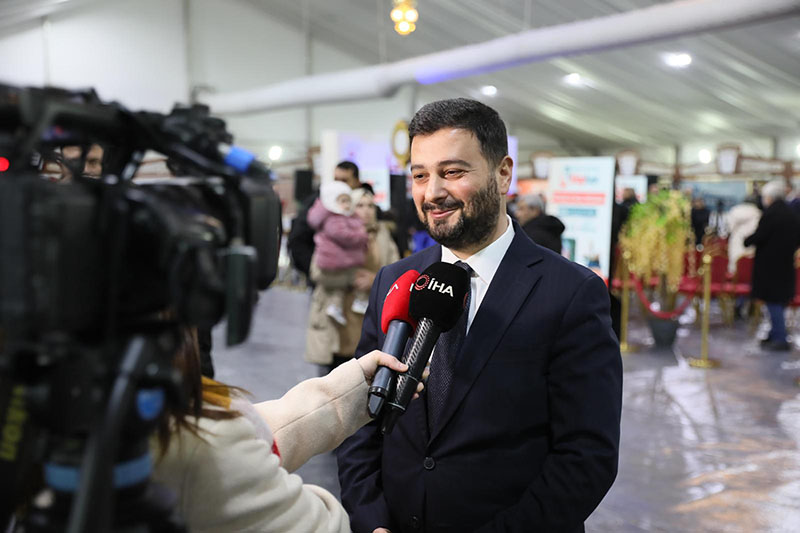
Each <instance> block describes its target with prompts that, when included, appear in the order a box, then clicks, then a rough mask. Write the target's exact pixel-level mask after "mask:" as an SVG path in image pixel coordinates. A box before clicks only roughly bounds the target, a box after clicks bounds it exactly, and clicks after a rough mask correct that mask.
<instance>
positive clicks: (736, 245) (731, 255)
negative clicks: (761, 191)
mask: <svg viewBox="0 0 800 533" xmlns="http://www.w3.org/2000/svg"><path fill="white" fill-rule="evenodd" d="M757 204H758V200H757V199H756V197H754V196H751V197H747V198H745V200H744V202H742V203H740V204H736V205H735V206H733V207H731V209H730V211H728V216H727V220H726V225H727V227H728V230H729V231H730V233H729V235H728V272H730V273H731V274H733V273H734V272H736V262H737V261H738V260H739V258H740V257H742V256H745V255H753V254H754V253H755V251H756V250H755V248H753V247H752V246H745V245H744V240H745V238H747V237H749V236H750V235H752V234H753V233H755V231H756V228H758V221H759V220H761V210H760V209H759V208H758V205H757Z"/></svg>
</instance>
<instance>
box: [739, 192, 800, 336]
mask: <svg viewBox="0 0 800 533" xmlns="http://www.w3.org/2000/svg"><path fill="white" fill-rule="evenodd" d="M785 195H786V184H785V182H784V180H773V181H770V182H769V183H767V184H766V185H764V186H763V187H762V188H761V203H762V204H763V205H764V214H763V215H762V216H761V220H759V221H758V227H757V228H756V231H755V233H753V234H752V235H750V236H749V237H747V238H746V239H745V240H744V245H745V246H755V248H756V258H755V262H754V263H753V292H752V297H753V298H756V299H759V300H763V301H764V302H765V304H766V306H767V310H768V311H769V317H770V322H771V323H772V328H771V329H770V332H769V335H768V336H767V338H766V339H764V340H763V341H761V347H762V348H764V349H767V350H771V351H789V350H790V349H791V346H790V345H789V342H788V341H787V339H786V322H785V319H784V312H785V311H786V305H787V304H788V303H789V301H791V299H792V297H793V296H794V291H795V271H794V253H795V251H796V250H797V247H798V246H800V220H798V217H797V215H796V214H795V213H794V211H792V208H791V207H789V205H788V204H787V203H786V202H785V201H784V197H785Z"/></svg>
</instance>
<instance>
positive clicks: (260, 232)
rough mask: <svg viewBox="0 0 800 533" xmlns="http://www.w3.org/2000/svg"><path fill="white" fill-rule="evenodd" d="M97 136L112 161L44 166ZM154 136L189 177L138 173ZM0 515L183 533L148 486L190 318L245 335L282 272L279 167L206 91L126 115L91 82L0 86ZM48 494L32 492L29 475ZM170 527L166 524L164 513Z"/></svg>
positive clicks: (35, 524)
mask: <svg viewBox="0 0 800 533" xmlns="http://www.w3.org/2000/svg"><path fill="white" fill-rule="evenodd" d="M93 143H98V144H100V145H102V146H103V148H104V150H105V154H104V157H103V174H102V176H101V177H100V178H99V179H91V178H89V177H86V176H80V175H79V174H80V169H81V168H82V165H80V164H79V165H73V166H72V168H71V169H70V174H71V175H72V176H73V179H72V180H70V181H69V183H63V182H54V181H51V180H47V179H44V178H43V177H42V170H43V168H44V166H45V165H46V163H47V161H48V160H51V159H52V156H53V154H54V153H58V150H60V149H62V148H63V147H65V146H79V147H81V148H82V152H83V153H84V155H85V153H86V151H87V149H88V147H89V146H90V145H91V144H93ZM148 151H155V152H159V153H160V154H162V155H164V156H166V158H167V161H168V163H167V166H168V167H169V168H170V170H172V172H173V173H178V174H180V177H173V178H163V179H147V180H139V179H136V180H134V179H133V178H134V176H135V175H136V172H137V170H138V169H139V166H140V164H141V163H142V161H143V159H144V156H145V153H146V152H148ZM0 156H2V157H4V158H5V159H6V160H7V161H8V162H9V165H10V166H9V168H8V170H6V171H5V172H0V479H3V483H2V484H0V485H2V486H0V530H3V527H4V525H5V524H6V523H7V522H8V521H9V519H10V515H11V513H12V512H13V510H14V509H15V508H18V507H19V506H20V505H25V504H28V505H27V506H28V510H29V512H28V513H27V515H28V518H27V519H26V522H25V524H22V525H20V524H18V525H17V529H18V530H19V529H20V528H21V530H24V531H64V530H68V531H70V532H75V533H77V532H81V533H84V532H90V531H102V532H105V531H111V530H114V529H117V530H122V529H124V530H126V531H128V530H132V531H155V530H165V531H180V530H181V526H180V525H178V524H177V523H176V522H174V521H172V518H171V504H170V503H169V502H168V498H167V497H166V496H165V495H164V494H162V493H160V492H159V489H158V488H157V487H155V486H154V485H152V484H151V483H149V477H150V471H151V468H152V466H151V463H152V461H151V460H150V456H149V451H148V450H149V448H148V446H149V445H148V438H149V436H150V434H151V433H152V431H153V428H154V427H155V423H156V421H157V419H158V416H159V414H160V413H162V412H163V410H164V408H165V405H166V404H168V403H169V402H180V401H181V398H180V396H181V395H180V390H181V387H180V383H179V378H178V376H177V375H176V373H175V371H174V370H173V368H172V358H173V356H174V353H175V351H176V349H177V348H178V346H179V343H180V332H181V330H182V328H185V327H195V326H197V327H211V326H213V325H214V324H216V323H218V322H219V321H220V320H221V319H222V318H226V319H227V342H228V344H229V345H233V344H236V343H240V342H243V341H244V340H245V339H246V338H247V335H248V333H249V327H250V321H251V316H252V308H253V305H254V302H255V297H256V293H257V290H263V289H266V288H267V287H268V286H269V284H270V283H271V282H272V280H273V279H274V278H275V276H276V274H277V262H278V250H279V246H280V235H281V223H280V221H281V209H280V202H279V199H278V197H277V195H276V194H275V192H274V191H273V189H272V185H271V182H270V173H269V170H268V169H267V168H266V167H264V166H263V165H262V164H261V163H259V162H258V161H257V160H256V159H255V158H254V157H253V156H252V154H250V153H248V152H246V151H244V150H242V149H240V148H237V147H235V146H233V145H232V138H231V135H230V133H228V132H227V130H226V128H225V123H224V121H222V120H220V119H218V118H214V117H212V116H210V115H209V111H208V109H207V108H206V107H204V106H199V105H194V106H191V107H183V106H176V107H175V108H174V109H173V110H172V112H171V113H169V114H158V113H151V112H132V111H129V110H127V109H126V108H125V107H123V106H122V105H120V104H116V103H104V102H101V101H100V100H99V98H98V97H97V95H96V94H95V93H94V92H93V91H67V90H62V89H51V88H46V89H38V88H17V87H11V86H3V85H0ZM39 469H41V471H42V475H43V477H44V480H45V482H46V485H47V486H48V487H49V489H50V490H51V492H52V493H53V494H54V499H53V501H52V502H50V504H49V505H46V506H44V507H41V506H39V507H37V506H36V505H34V504H33V503H32V502H28V501H27V498H28V497H29V496H28V495H27V494H25V491H26V487H25V484H26V482H27V480H30V479H31V478H34V477H36V473H37V471H38V470H39ZM167 524H172V525H171V526H170V527H167Z"/></svg>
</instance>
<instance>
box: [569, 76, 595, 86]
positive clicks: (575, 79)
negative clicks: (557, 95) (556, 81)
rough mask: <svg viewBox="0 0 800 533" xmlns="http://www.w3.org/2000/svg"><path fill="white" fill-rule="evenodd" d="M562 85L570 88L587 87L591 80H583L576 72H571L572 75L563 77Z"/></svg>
mask: <svg viewBox="0 0 800 533" xmlns="http://www.w3.org/2000/svg"><path fill="white" fill-rule="evenodd" d="M564 83H566V84H567V85H570V86H572V87H588V86H590V85H591V84H592V80H590V79H589V78H584V77H583V76H581V75H580V74H578V73H577V72H573V73H572V74H567V75H566V76H564Z"/></svg>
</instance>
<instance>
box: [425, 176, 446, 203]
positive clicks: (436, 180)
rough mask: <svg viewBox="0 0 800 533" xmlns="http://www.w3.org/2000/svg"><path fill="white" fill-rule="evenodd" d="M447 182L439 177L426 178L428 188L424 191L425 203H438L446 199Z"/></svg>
mask: <svg viewBox="0 0 800 533" xmlns="http://www.w3.org/2000/svg"><path fill="white" fill-rule="evenodd" d="M446 184H447V182H446V181H445V180H443V179H442V178H440V177H439V176H431V177H430V178H428V187H427V188H426V189H425V201H426V202H431V203H438V202H441V201H442V200H444V199H445V198H447V194H448V193H447V188H446Z"/></svg>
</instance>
